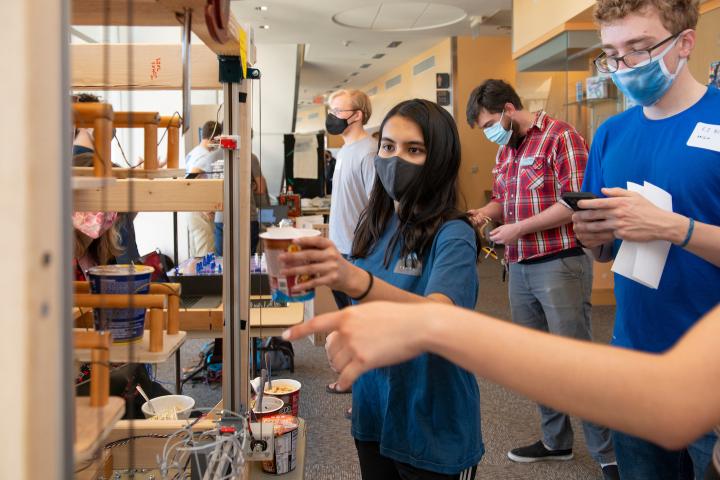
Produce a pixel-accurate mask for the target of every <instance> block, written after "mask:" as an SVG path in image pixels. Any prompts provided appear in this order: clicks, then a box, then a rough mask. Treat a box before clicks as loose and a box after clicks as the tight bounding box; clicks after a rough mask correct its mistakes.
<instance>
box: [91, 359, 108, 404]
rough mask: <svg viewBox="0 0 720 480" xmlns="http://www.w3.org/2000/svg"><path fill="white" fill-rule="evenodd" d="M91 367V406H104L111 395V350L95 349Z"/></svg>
mask: <svg viewBox="0 0 720 480" xmlns="http://www.w3.org/2000/svg"><path fill="white" fill-rule="evenodd" d="M90 368H91V371H90V406H91V407H104V406H105V405H107V404H108V399H109V397H110V351H109V350H107V349H93V350H92V351H91V353H90Z"/></svg>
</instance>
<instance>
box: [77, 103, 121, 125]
mask: <svg viewBox="0 0 720 480" xmlns="http://www.w3.org/2000/svg"><path fill="white" fill-rule="evenodd" d="M72 110H73V120H74V122H75V127H76V128H92V127H93V123H94V122H95V119H96V118H107V119H108V120H113V118H114V117H113V109H112V105H110V104H109V103H100V102H83V103H73V104H72Z"/></svg>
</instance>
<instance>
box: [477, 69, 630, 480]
mask: <svg viewBox="0 0 720 480" xmlns="http://www.w3.org/2000/svg"><path fill="white" fill-rule="evenodd" d="M467 121H468V123H469V124H470V126H471V127H473V128H474V127H475V126H476V125H477V126H479V127H480V128H482V129H483V130H484V133H485V135H486V137H487V138H488V140H490V141H492V142H494V143H497V144H498V145H500V149H499V150H498V153H497V159H496V162H495V168H494V169H493V176H494V181H493V194H492V200H491V201H490V203H488V204H487V205H485V206H484V207H482V208H480V209H477V210H471V212H470V213H471V214H472V216H473V219H474V221H475V222H476V223H477V224H483V223H484V222H486V221H487V220H490V219H491V220H494V221H496V222H500V223H502V224H503V225H502V226H500V227H498V228H496V229H494V230H492V231H491V232H490V240H491V241H493V242H495V243H501V244H504V245H505V260H506V262H507V264H508V267H509V274H510V275H509V276H510V284H509V294H510V307H511V310H512V317H513V322H515V323H518V324H520V325H524V326H527V327H530V328H535V329H538V330H544V331H549V332H551V333H554V334H558V335H563V336H567V337H573V338H578V339H583V340H590V339H591V326H590V310H591V305H590V293H591V288H592V262H591V260H590V258H589V257H588V255H586V254H585V252H584V251H583V249H582V248H581V247H580V245H579V244H578V242H577V240H576V239H575V234H574V233H573V229H572V222H571V217H572V210H570V209H569V208H567V207H566V206H564V205H563V204H561V203H558V202H559V200H560V195H561V194H562V193H563V192H569V191H579V190H580V187H581V185H582V182H583V172H584V170H585V165H586V163H587V158H588V151H587V144H586V143H585V140H584V139H583V138H582V137H581V136H580V134H579V133H578V132H577V131H576V130H575V129H574V128H573V127H572V126H570V125H568V124H567V123H564V122H561V121H559V120H556V119H554V118H551V117H550V116H549V115H548V114H547V113H545V112H543V111H540V112H537V113H532V112H528V111H526V110H524V109H523V105H522V103H521V101H520V98H519V96H518V94H517V93H516V92H515V90H514V89H513V88H512V87H511V86H510V85H508V84H507V83H505V82H503V81H502V80H487V81H485V82H484V83H483V84H482V85H480V86H479V87H477V88H476V89H475V90H473V92H472V93H471V94H470V99H469V100H468V105H467ZM539 408H540V415H541V419H542V431H543V438H542V440H540V441H538V442H536V443H535V444H533V445H529V446H526V447H520V448H516V449H514V450H512V451H510V452H509V453H508V457H509V458H510V459H511V460H514V461H517V462H535V461H541V460H570V459H572V458H573V453H572V445H573V431H572V427H571V426H570V420H569V418H568V416H567V415H565V414H564V413H561V412H557V411H555V410H552V409H550V408H547V407H544V406H542V405H540V406H539ZM583 429H584V431H585V438H586V442H587V446H588V450H590V453H591V455H592V456H593V458H595V460H597V461H598V463H599V464H600V465H601V467H602V469H603V473H604V474H605V477H606V478H610V479H612V478H618V477H617V475H616V472H617V465H616V464H615V452H614V451H613V447H612V442H611V439H610V432H609V431H608V430H607V429H606V428H604V427H600V426H598V425H594V424H592V423H589V422H583Z"/></svg>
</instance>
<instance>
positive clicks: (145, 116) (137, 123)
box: [113, 112, 160, 128]
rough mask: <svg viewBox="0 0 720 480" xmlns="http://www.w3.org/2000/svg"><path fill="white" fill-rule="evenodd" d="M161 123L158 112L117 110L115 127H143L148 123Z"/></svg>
mask: <svg viewBox="0 0 720 480" xmlns="http://www.w3.org/2000/svg"><path fill="white" fill-rule="evenodd" d="M148 123H152V124H155V125H158V124H159V123H160V114H159V113H158V112H115V118H114V121H113V125H114V126H115V128H143V127H144V126H145V125H146V124H148Z"/></svg>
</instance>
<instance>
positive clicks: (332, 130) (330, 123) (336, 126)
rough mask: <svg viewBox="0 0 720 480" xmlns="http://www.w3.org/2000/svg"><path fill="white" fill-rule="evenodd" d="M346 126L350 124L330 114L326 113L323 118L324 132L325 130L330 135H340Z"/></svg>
mask: <svg viewBox="0 0 720 480" xmlns="http://www.w3.org/2000/svg"><path fill="white" fill-rule="evenodd" d="M348 125H350V124H349V123H348V121H347V120H346V119H344V118H338V117H336V116H335V115H333V114H332V113H328V114H327V117H326V118H325V130H327V132H328V133H329V134H330V135H340V134H342V133H343V132H344V131H345V129H346V128H347V127H348Z"/></svg>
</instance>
